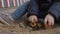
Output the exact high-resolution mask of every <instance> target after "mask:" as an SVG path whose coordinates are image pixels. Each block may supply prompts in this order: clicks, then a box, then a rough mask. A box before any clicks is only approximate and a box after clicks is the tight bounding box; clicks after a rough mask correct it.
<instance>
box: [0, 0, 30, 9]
mask: <svg viewBox="0 0 60 34" xmlns="http://www.w3.org/2000/svg"><path fill="white" fill-rule="evenodd" d="M26 1H29V0H0V8H1V7H2V8H6V7H8V8H9V7H18V6H19V5H22V4H23V3H24V2H26Z"/></svg>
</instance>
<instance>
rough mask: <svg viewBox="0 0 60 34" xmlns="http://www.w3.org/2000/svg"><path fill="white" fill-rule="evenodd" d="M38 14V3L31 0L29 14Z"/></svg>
mask: <svg viewBox="0 0 60 34" xmlns="http://www.w3.org/2000/svg"><path fill="white" fill-rule="evenodd" d="M31 15H36V16H37V15H38V4H37V2H36V1H35V0H30V7H29V10H28V16H31Z"/></svg>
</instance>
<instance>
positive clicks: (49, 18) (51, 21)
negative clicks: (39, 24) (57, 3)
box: [44, 14, 54, 26]
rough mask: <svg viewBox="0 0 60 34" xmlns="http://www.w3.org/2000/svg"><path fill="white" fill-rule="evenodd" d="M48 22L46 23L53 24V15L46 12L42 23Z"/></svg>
mask: <svg viewBox="0 0 60 34" xmlns="http://www.w3.org/2000/svg"><path fill="white" fill-rule="evenodd" d="M47 23H48V25H50V26H51V25H52V26H53V25H54V17H53V16H52V15H50V14H48V15H47V16H46V17H45V19H44V24H47Z"/></svg>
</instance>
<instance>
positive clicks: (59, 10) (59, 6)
mask: <svg viewBox="0 0 60 34" xmlns="http://www.w3.org/2000/svg"><path fill="white" fill-rule="evenodd" d="M48 13H50V14H52V15H53V16H54V18H55V19H56V20H58V19H59V18H60V3H53V4H52V6H51V7H50V9H49V10H48Z"/></svg>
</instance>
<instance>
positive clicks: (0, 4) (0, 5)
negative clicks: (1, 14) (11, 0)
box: [0, 0, 2, 8]
mask: <svg viewBox="0 0 60 34" xmlns="http://www.w3.org/2000/svg"><path fill="white" fill-rule="evenodd" d="M1 7H2V3H1V0H0V8H1Z"/></svg>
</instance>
